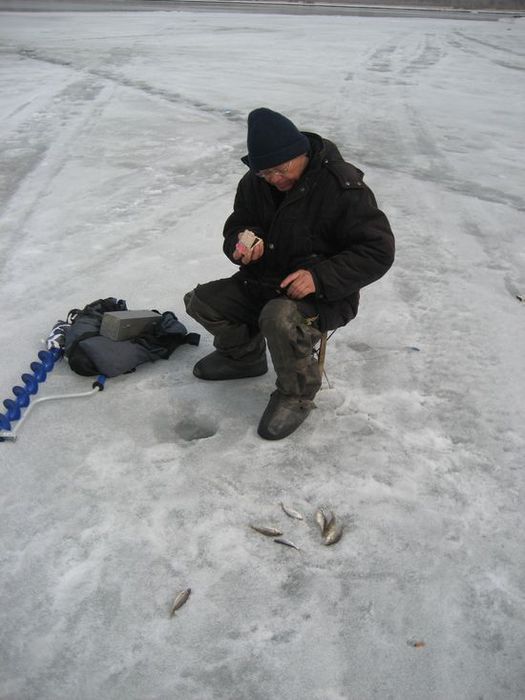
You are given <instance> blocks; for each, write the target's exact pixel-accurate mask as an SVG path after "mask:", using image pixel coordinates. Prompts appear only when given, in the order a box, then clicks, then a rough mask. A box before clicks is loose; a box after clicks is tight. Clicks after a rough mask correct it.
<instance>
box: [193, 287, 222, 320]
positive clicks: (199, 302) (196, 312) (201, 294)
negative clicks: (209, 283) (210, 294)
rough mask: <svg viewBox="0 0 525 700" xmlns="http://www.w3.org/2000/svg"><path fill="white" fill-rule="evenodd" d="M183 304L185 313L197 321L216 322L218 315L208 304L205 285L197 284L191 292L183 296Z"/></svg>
mask: <svg viewBox="0 0 525 700" xmlns="http://www.w3.org/2000/svg"><path fill="white" fill-rule="evenodd" d="M184 304H185V306H186V311H187V313H188V314H189V315H190V316H191V317H192V318H194V319H195V320H197V321H200V320H202V319H208V320H211V321H217V320H219V319H220V318H221V316H220V314H218V313H217V311H215V310H214V308H213V307H212V306H211V305H210V304H209V303H208V300H207V295H206V284H199V285H197V287H195V289H192V290H191V292H188V293H187V294H185V295H184Z"/></svg>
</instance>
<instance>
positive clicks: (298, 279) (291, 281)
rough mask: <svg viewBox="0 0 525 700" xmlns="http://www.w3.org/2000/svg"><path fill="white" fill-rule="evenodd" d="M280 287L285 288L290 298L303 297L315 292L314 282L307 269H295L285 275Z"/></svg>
mask: <svg viewBox="0 0 525 700" xmlns="http://www.w3.org/2000/svg"><path fill="white" fill-rule="evenodd" d="M280 287H281V289H286V294H287V296H289V297H290V299H303V298H304V297H307V296H308V295H309V294H313V293H314V292H315V282H314V278H313V276H312V273H311V272H308V270H297V271H296V272H292V274H291V275H288V277H285V278H284V279H283V281H282V282H281V284H280Z"/></svg>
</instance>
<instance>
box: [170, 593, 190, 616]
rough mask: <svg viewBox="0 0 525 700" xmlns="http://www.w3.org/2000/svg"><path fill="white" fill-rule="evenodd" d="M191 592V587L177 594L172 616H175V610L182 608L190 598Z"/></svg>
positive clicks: (172, 607)
mask: <svg viewBox="0 0 525 700" xmlns="http://www.w3.org/2000/svg"><path fill="white" fill-rule="evenodd" d="M190 593H191V588H186V589H185V590H184V591H181V592H180V593H178V594H177V595H176V596H175V600H174V601H173V605H172V606H171V612H170V617H173V615H175V611H176V610H178V609H179V608H182V606H183V605H184V603H185V602H186V601H187V600H188V598H189V597H190Z"/></svg>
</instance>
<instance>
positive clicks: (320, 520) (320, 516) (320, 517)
mask: <svg viewBox="0 0 525 700" xmlns="http://www.w3.org/2000/svg"><path fill="white" fill-rule="evenodd" d="M315 522H316V523H317V524H318V525H319V528H320V530H321V534H322V533H323V532H324V528H325V525H326V518H325V514H324V512H323V510H322V508H319V509H318V510H316V511H315Z"/></svg>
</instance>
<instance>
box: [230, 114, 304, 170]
mask: <svg viewBox="0 0 525 700" xmlns="http://www.w3.org/2000/svg"><path fill="white" fill-rule="evenodd" d="M309 150H310V142H309V141H308V138H307V137H306V136H305V135H304V134H302V133H301V132H300V131H299V130H298V128H297V127H296V126H295V124H293V123H292V122H291V121H290V120H289V119H288V118H287V117H285V116H284V115H282V114H279V112H273V111H272V110H271V109H267V108H266V107H260V108H259V109H254V110H253V112H250V114H249V115H248V155H247V156H245V157H244V158H243V159H242V160H243V162H244V163H246V165H249V166H250V168H251V169H252V170H255V171H258V170H266V168H273V167H275V166H276V165H281V163H286V162H287V161H289V160H292V158H297V156H300V155H302V154H303V153H308V151H309Z"/></svg>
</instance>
